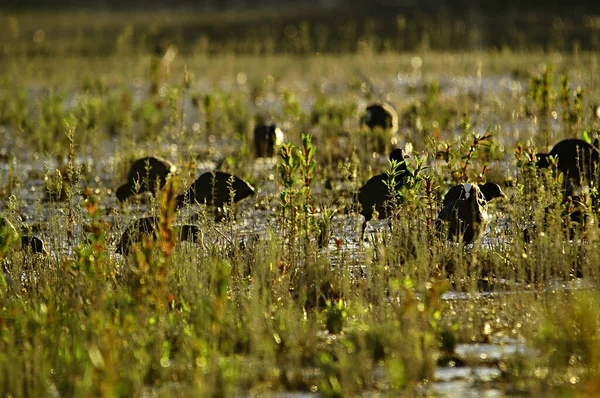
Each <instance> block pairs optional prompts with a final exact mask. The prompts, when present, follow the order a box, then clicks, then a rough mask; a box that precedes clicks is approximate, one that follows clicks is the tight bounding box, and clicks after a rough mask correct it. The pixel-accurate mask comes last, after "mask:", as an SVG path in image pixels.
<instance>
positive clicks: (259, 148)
mask: <svg viewBox="0 0 600 398" xmlns="http://www.w3.org/2000/svg"><path fill="white" fill-rule="evenodd" d="M282 143H283V132H282V131H281V129H279V128H278V127H277V125H275V124H274V123H272V124H262V123H259V124H257V125H256V127H254V154H255V155H256V157H259V158H268V157H272V156H273V155H274V154H275V149H276V148H277V147H278V146H279V145H281V144H282Z"/></svg>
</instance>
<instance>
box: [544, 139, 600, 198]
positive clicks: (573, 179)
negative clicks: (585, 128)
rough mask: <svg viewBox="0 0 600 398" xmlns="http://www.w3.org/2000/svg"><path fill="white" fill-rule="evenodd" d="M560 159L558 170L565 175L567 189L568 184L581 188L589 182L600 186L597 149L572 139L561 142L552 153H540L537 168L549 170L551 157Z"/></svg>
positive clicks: (599, 157)
mask: <svg viewBox="0 0 600 398" xmlns="http://www.w3.org/2000/svg"><path fill="white" fill-rule="evenodd" d="M551 156H555V157H556V158H558V170H559V171H562V172H563V173H564V175H565V180H564V183H565V187H566V188H569V185H568V183H569V182H570V183H574V184H575V185H577V186H579V185H582V183H584V182H587V183H589V184H590V185H592V186H597V185H598V170H597V169H598V164H599V162H600V152H598V150H597V148H594V146H592V145H590V144H588V143H587V142H585V141H583V140H579V139H576V138H571V139H567V140H563V141H560V142H559V143H558V144H556V145H554V147H553V148H552V150H551V151H550V153H538V154H537V155H536V166H537V167H539V168H547V167H549V166H550V163H551V162H550V157H551Z"/></svg>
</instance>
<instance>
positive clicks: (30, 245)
mask: <svg viewBox="0 0 600 398" xmlns="http://www.w3.org/2000/svg"><path fill="white" fill-rule="evenodd" d="M21 250H23V251H26V252H31V253H40V254H44V255H48V251H47V250H46V246H45V245H44V241H43V240H41V239H40V238H38V237H37V236H33V235H21Z"/></svg>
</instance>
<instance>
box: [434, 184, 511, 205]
mask: <svg viewBox="0 0 600 398" xmlns="http://www.w3.org/2000/svg"><path fill="white" fill-rule="evenodd" d="M477 186H478V187H479V190H480V191H481V193H482V194H483V196H484V198H485V200H486V202H489V201H491V200H493V199H496V198H505V197H506V195H505V194H504V192H502V189H501V188H500V186H499V185H498V184H494V183H493V182H486V183H485V184H483V185H479V184H478V185H477ZM467 188H468V190H469V191H470V189H471V184H468V183H466V184H458V185H455V186H453V187H452V188H450V189H449V190H448V192H446V195H445V196H444V201H443V203H442V207H446V206H447V205H448V204H450V203H451V202H454V201H455V200H459V199H466V197H467Z"/></svg>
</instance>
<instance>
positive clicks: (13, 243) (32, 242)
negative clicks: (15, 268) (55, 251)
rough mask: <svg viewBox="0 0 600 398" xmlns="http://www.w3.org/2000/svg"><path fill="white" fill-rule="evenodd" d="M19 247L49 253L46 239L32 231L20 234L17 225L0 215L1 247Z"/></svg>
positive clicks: (23, 249) (34, 251)
mask: <svg viewBox="0 0 600 398" xmlns="http://www.w3.org/2000/svg"><path fill="white" fill-rule="evenodd" d="M9 247H13V248H17V247H18V248H19V249H20V250H22V251H24V252H29V253H40V254H45V255H47V254H48V251H47V250H46V247H45V245H44V241H42V240H41V239H40V238H38V237H37V236H33V235H32V234H30V233H27V232H25V233H23V234H19V232H17V229H16V228H15V226H14V225H13V224H12V223H11V222H10V221H9V220H8V219H7V218H5V217H0V249H2V248H9Z"/></svg>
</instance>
